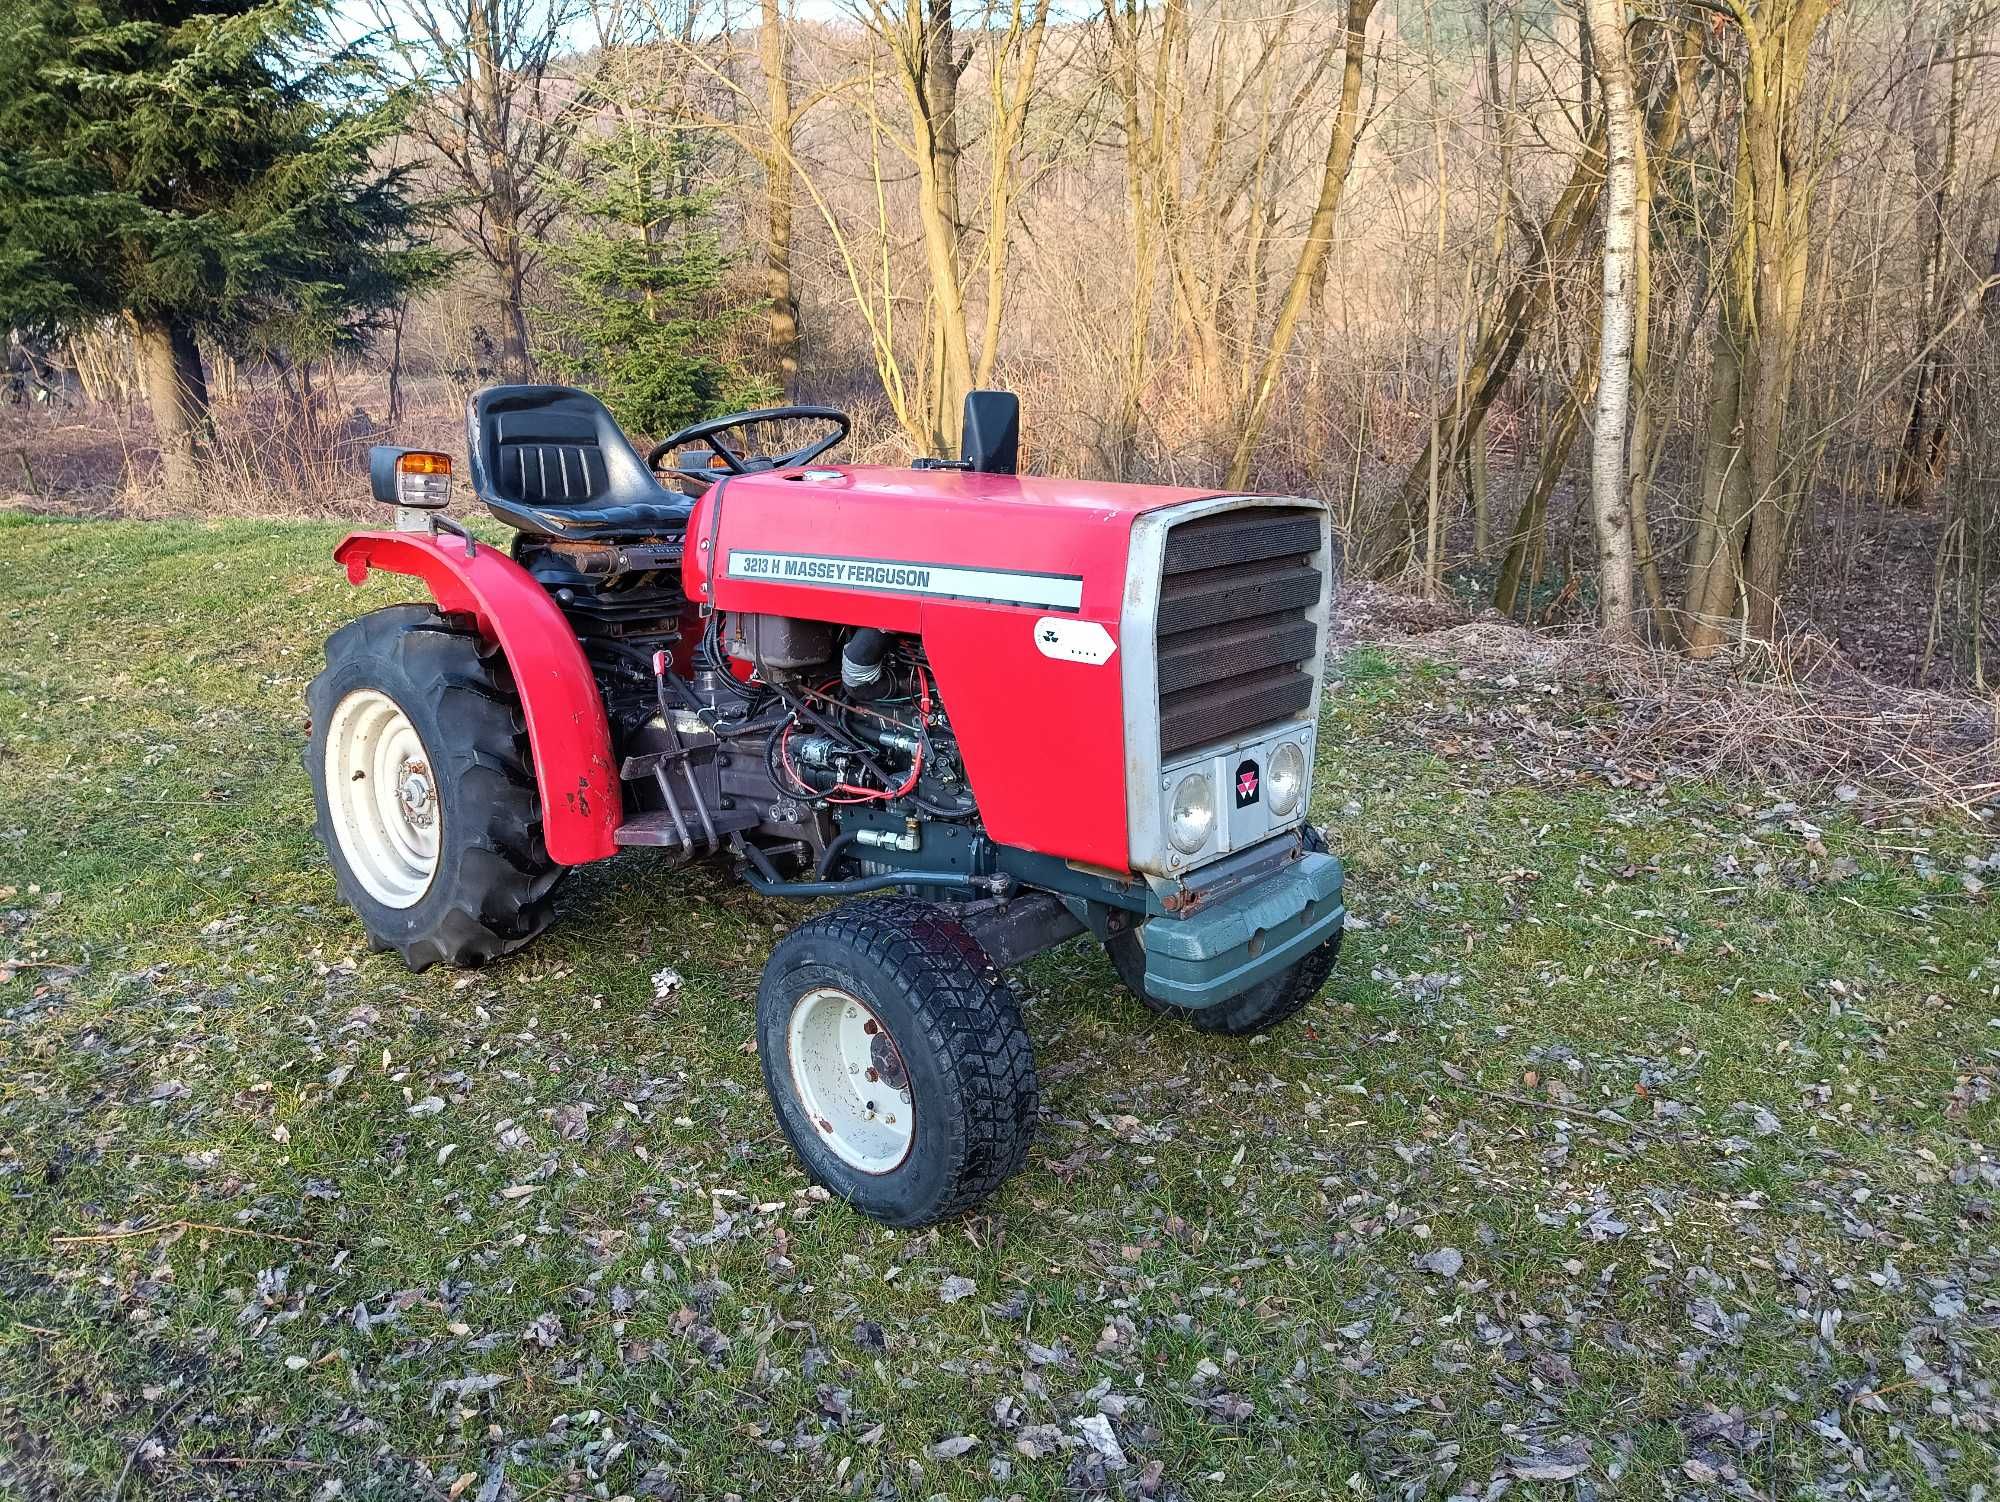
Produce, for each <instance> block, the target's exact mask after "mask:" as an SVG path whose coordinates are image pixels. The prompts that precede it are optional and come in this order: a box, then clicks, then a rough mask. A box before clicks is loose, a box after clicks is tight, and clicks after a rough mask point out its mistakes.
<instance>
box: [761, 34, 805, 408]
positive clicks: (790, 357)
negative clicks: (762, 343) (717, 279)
mask: <svg viewBox="0 0 2000 1502" xmlns="http://www.w3.org/2000/svg"><path fill="white" fill-rule="evenodd" d="M760 3H761V5H762V7H763V8H762V13H761V14H762V19H763V24H762V25H761V26H760V27H759V28H758V31H757V56H758V60H759V63H760V65H761V68H762V71H763V74H764V103H765V125H766V131H767V134H766V137H765V139H764V141H763V142H762V143H761V145H762V149H761V150H760V151H758V152H757V156H758V159H759V161H760V163H761V164H762V166H763V168H764V300H765V302H766V304H767V308H766V314H765V316H766V317H767V318H768V319H769V321H770V336H771V364H772V367H773V369H774V370H775V371H776V373H777V377H778V383H779V385H780V386H782V387H783V388H784V393H785V396H786V397H787V398H788V399H789V398H792V397H795V396H797V395H798V390H799V290H798V285H797V282H796V281H795V279H794V277H793V273H792V200H793V194H794V192H795V188H794V185H793V181H792V177H793V173H792V154H793V145H794V141H795V139H796V132H797V129H798V116H797V114H796V113H795V112H794V110H793V108H792V78H791V57H790V51H789V49H788V48H787V46H786V40H787V34H786V29H785V21H784V16H783V13H782V10H781V7H780V4H779V0H760Z"/></svg>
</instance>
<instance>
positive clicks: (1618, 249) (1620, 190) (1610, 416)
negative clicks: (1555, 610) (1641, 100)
mask: <svg viewBox="0 0 2000 1502" xmlns="http://www.w3.org/2000/svg"><path fill="white" fill-rule="evenodd" d="M1589 24H1590V38H1591V51H1592V53H1593V54H1594V55H1595V58H1596V62H1597V74H1598V82H1599V85H1600V90H1599V93H1600V97H1601V99H1602V108H1603V111H1604V135H1605V144H1606V151H1607V157H1606V162H1605V174H1604V302H1603V316H1602V318H1601V319H1600V321H1599V325H1598V369H1597V408H1596V428H1595V431H1594V432H1593V433H1592V435H1591V444H1590V514H1591V521H1592V524H1593V526H1594V528H1595V530H1596V533H1597V615H1598V622H1599V624H1600V625H1601V626H1602V627H1603V628H1604V631H1605V633H1606V634H1607V635H1609V636H1611V637H1614V638H1619V639H1624V638H1629V637H1631V636H1632V635H1634V633H1635V630H1636V626H1637V610H1636V603H1635V598H1634V597H1635V594H1636V590H1635V588H1634V571H1633V547H1632V491H1631V484H1630V477H1629V475H1628V474H1627V471H1626V466H1625V444H1626V437H1627V431H1628V423H1629V420H1630V413H1631V399H1632V342H1633V328H1634V323H1635V319H1634V314H1635V304H1636V292H1635V288H1634V279H1633V269H1634V268H1633V260H1634V252H1635V246H1636V237H1635V229H1636V227H1637V222H1638V205H1639V168H1638V140H1639V130H1638V120H1637V114H1638V111H1637V108H1636V106H1635V105H1634V103H1633V98H1632V68H1631V61H1630V54H1629V52H1628V51H1627V48H1626V43H1625V0H1589Z"/></svg>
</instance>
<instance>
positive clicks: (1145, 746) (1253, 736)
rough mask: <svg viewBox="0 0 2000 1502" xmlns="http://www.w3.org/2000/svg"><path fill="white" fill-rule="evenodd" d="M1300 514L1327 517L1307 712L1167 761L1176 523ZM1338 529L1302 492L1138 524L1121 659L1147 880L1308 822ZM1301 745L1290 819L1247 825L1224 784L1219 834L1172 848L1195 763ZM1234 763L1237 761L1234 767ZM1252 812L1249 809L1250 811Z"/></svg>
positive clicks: (1134, 857)
mask: <svg viewBox="0 0 2000 1502" xmlns="http://www.w3.org/2000/svg"><path fill="white" fill-rule="evenodd" d="M1295 507H1296V508H1303V509H1307V510H1311V511H1314V512H1317V513H1318V515H1319V521H1320V545H1319V552H1318V554H1317V555H1316V556H1315V558H1314V565H1315V567H1317V569H1318V570H1319V576H1320V592H1319V599H1318V601H1317V602H1316V603H1315V604H1314V605H1313V606H1311V607H1310V608H1309V610H1308V612H1307V614H1308V618H1309V619H1310V620H1311V621H1312V623H1313V627H1314V631H1315V636H1316V640H1315V643H1314V648H1313V653H1312V660H1311V665H1312V673H1311V676H1312V698H1311V700H1310V701H1309V704H1308V707H1307V709H1306V711H1305V713H1304V714H1303V715H1301V716H1299V717H1298V718H1297V719H1296V720H1289V721H1285V722H1282V723H1276V724H1266V725H1260V726H1257V727H1255V728H1254V729H1252V730H1250V731H1249V732H1248V733H1246V734H1243V735H1240V736H1235V737H1229V738H1225V739H1223V740H1221V741H1216V742H1212V743H1209V744H1205V745H1201V746H1191V747H1188V748H1186V749H1185V750H1182V751H1177V752H1176V753H1175V754H1174V755H1173V756H1172V757H1171V758H1170V759H1168V760H1167V761H1166V762H1165V763H1164V764H1163V762H1162V758H1161V754H1160V690H1159V662H1158V639H1157V636H1156V634H1155V628H1156V626H1157V623H1158V619H1159V609H1160V592H1161V583H1162V577H1163V571H1164V567H1165V560H1166V544H1167V535H1168V533H1169V532H1171V531H1172V530H1173V528H1174V527H1176V526H1177V525H1179V524H1181V523H1183V522H1190V521H1194V520H1197V519H1198V518H1201V517H1205V516H1213V515H1216V514H1218V513H1220V512H1225V511H1234V510H1247V509H1256V508H1295ZM1333 575H1334V556H1333V523H1332V517H1331V514H1330V513H1329V511H1328V509H1327V507H1326V504H1325V503H1324V502H1323V501H1316V500H1310V499H1307V498H1305V497H1302V496H1275V495H1219V496H1209V497H1205V498H1204V499H1202V500H1198V501H1187V502H1184V503H1183V504H1181V505H1178V506H1166V507H1162V508H1161V509H1160V510H1158V511H1148V512H1144V513H1142V514H1141V515H1139V516H1138V517H1136V518H1135V519H1134V520H1133V523H1132V536H1131V546H1130V549H1129V551H1128V553H1127V561H1126V574H1125V595H1124V600H1123V603H1122V606H1121V609H1120V612H1119V622H1118V643H1119V651H1118V661H1119V662H1120V663H1121V664H1122V667H1121V682H1122V690H1123V693H1124V699H1125V818H1126V827H1127V831H1128V841H1129V844H1130V854H1129V859H1130V862H1131V866H1132V869H1133V870H1134V871H1137V872H1139V873H1141V874H1142V875H1145V876H1149V877H1153V878H1157V879H1162V880H1167V881H1171V880H1175V879H1177V878H1179V877H1182V876H1185V875H1186V874H1187V873H1188V872H1190V871H1192V870H1194V869H1196V868H1197V867H1199V866H1202V865H1204V864H1206V863H1207V862H1209V861H1212V860H1215V859H1218V858H1220V857H1221V856H1223V855H1225V854H1227V853H1229V851H1231V850H1240V849H1243V848H1245V846H1246V845H1247V844H1249V843H1254V841H1255V840H1256V839H1262V838H1268V837H1269V836H1270V835H1272V834H1275V833H1278V832H1280V831H1282V830H1285V829H1289V828H1292V827H1294V826H1296V825H1298V824H1300V823H1302V822H1304V820H1305V818H1306V811H1307V808H1308V807H1309V805H1310V803H1311V794H1312V772H1313V765H1314V751H1315V743H1316V740H1317V735H1316V730H1317V724H1318V713H1319V701H1320V695H1321V693H1322V692H1323V691H1324V689H1325V686H1326V645H1327V621H1328V616H1329V613H1330V610H1331V605H1332V600H1333ZM1286 739H1291V740H1298V741H1300V742H1301V743H1302V745H1303V748H1304V750H1305V753H1306V768H1307V782H1306V792H1305V794H1304V795H1303V796H1302V797H1301V798H1300V800H1299V807H1298V808H1297V810H1295V811H1294V813H1293V814H1292V816H1291V817H1289V818H1285V819H1270V818H1269V816H1268V810H1267V809H1265V808H1264V807H1263V805H1262V803H1261V801H1260V804H1259V807H1258V810H1257V811H1258V812H1260V813H1262V814H1263V827H1262V829H1261V832H1259V831H1258V830H1257V829H1255V828H1253V827H1252V826H1253V825H1254V824H1255V823H1256V822H1257V821H1255V820H1249V821H1245V820H1240V819H1239V818H1238V817H1237V816H1236V815H1237V812H1238V811H1237V810H1236V809H1235V807H1234V802H1233V799H1231V798H1230V797H1229V796H1228V795H1229V792H1230V784H1229V783H1228V782H1227V781H1223V782H1220V783H1219V784H1218V785H1216V786H1215V787H1214V789H1213V791H1214V795H1215V798H1216V822H1217V829H1216V832H1215V834H1213V835H1212V836H1211V837H1210V839H1209V842H1208V844H1207V845H1206V846H1204V847H1203V849H1202V850H1201V851H1199V852H1197V853H1196V854H1195V855H1192V856H1186V855H1183V854H1181V852H1180V851H1178V850H1175V849H1174V848H1173V847H1172V846H1171V845H1169V844H1168V843H1167V835H1166V814H1167V804H1168V801H1169V800H1170V799H1171V797H1172V795H1173V789H1174V785H1175V784H1176V783H1177V782H1178V781H1179V780H1180V778H1181V777H1182V776H1184V775H1186V773H1187V772H1188V771H1189V770H1191V769H1193V768H1194V767H1197V766H1209V767H1211V768H1212V767H1215V766H1221V765H1224V764H1225V762H1226V759H1227V758H1229V757H1230V756H1241V755H1244V754H1257V755H1258V759H1259V762H1260V765H1261V764H1262V762H1263V761H1264V759H1265V755H1267V754H1268V750H1269V748H1270V747H1271V746H1272V745H1274V744H1275V743H1276V742H1278V741H1280V740H1286ZM1228 765H1229V766H1233V765H1234V763H1228ZM1245 812H1249V811H1245Z"/></svg>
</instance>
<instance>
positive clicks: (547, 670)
mask: <svg viewBox="0 0 2000 1502" xmlns="http://www.w3.org/2000/svg"><path fill="white" fill-rule="evenodd" d="M333 557H334V561H335V562H336V563H341V564H345V565H346V567H347V577H348V580H349V582H350V583H354V584H359V583H361V582H362V581H363V580H365V579H366V578H367V577H368V571H369V570H370V569H381V570H382V571H383V572H384V573H389V574H411V575H414V576H415V577H416V578H419V579H421V580H423V581H424V583H425V584H427V585H429V586H430V591H431V594H432V595H433V596H434V597H435V598H436V600H437V602H438V608H439V609H441V610H445V611H449V612H452V613H454V614H463V615H467V616H470V617H471V618H472V621H473V623H474V625H476V626H477V627H478V629H479V634H480V635H481V636H483V637H485V638H486V639H487V640H488V641H491V642H495V643H498V645H499V647H500V650H501V652H503V653H504V654H505V655H506V658H507V667H508V669H509V670H510V671H511V672H512V673H513V676H514V687H515V689H516V690H517V691H518V692H519V693H520V695H521V709H522V712H523V713H524V714H525V715H526V717H527V721H528V748H529V750H530V752H531V753H532V755H533V757H534V762H535V781H536V783H537V784H538V785H539V787H540V789H541V795H542V839H543V841H544V842H545V843H546V844H547V845H548V849H549V858H550V859H551V860H553V861H555V862H556V863H557V864H559V865H564V866H580V865H582V864H583V863H584V862H585V861H594V860H602V859H603V858H604V857H605V856H607V855H615V854H617V852H618V845H617V842H616V841H615V840H614V839H613V838H612V836H611V832H612V831H613V830H614V829H616V828H617V827H618V821H619V803H618V768H617V765H616V764H615V763H614V762H613V761H612V759H611V727H610V726H609V725H608V724H607V723H606V722H605V718H604V702H603V700H602V699H600V698H599V697H598V693H597V680H596V679H595V678H594V677H593V676H592V675H591V671H590V663H589V662H588V661H587V660H586V659H585V658H584V655H583V649H582V648H581V647H579V646H578V645H577V641H576V632H575V631H573V630H572V629H571V628H570V624H569V622H568V621H567V620H565V619H564V618H563V613H562V611H561V610H559V609H558V608H557V607H556V602H555V601H554V600H551V599H550V598H549V596H548V593H547V592H546V591H545V590H544V589H543V588H542V587H541V586H540V585H539V584H537V583H536V582H535V581H534V579H533V578H531V577H530V576H529V574H528V571H527V570H526V569H524V568H522V567H521V565H520V564H518V563H516V562H514V560H513V559H511V558H509V557H508V556H507V555H506V554H505V553H503V552H501V551H500V550H499V549H498V548H493V547H488V546H487V545H485V544H484V543H482V544H480V545H479V547H478V549H477V550H476V551H475V552H474V553H473V555H472V556H471V557H467V556H466V545H465V543H464V542H462V541H460V540H459V539H458V538H455V537H447V538H440V537H432V536H430V535H428V534H426V533H422V532H355V533H353V534H351V535H350V536H348V537H347V538H346V539H345V540H344V541H343V542H342V543H341V544H340V546H339V547H337V548H335V549H334V550H333Z"/></svg>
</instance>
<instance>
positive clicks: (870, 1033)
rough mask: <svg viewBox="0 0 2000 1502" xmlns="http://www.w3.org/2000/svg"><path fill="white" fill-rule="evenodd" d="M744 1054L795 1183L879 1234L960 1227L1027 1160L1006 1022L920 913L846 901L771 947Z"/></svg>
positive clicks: (1005, 1013) (1025, 1090)
mask: <svg viewBox="0 0 2000 1502" xmlns="http://www.w3.org/2000/svg"><path fill="white" fill-rule="evenodd" d="M757 1054H758V1058H759V1060H760V1061H761V1062H762V1065H763V1069H764V1085H765V1088H766V1089H767V1090H769V1091H770V1094H771V1101H772V1104H773V1105H774V1106H775V1107H776V1108H777V1113H778V1124H779V1126H780V1127H782V1128H783V1130H784V1133H785V1137H786V1139H787V1140H788V1141H790V1143H791V1144H792V1149H793V1151H794V1152H796V1153H797V1154H798V1155H799V1158H800V1160H801V1161H802V1162H803V1163H804V1164H805V1167H806V1171H807V1173H809V1174H810V1175H811V1176H812V1178H813V1179H814V1180H815V1181H816V1182H818V1183H820V1184H822V1185H824V1186H825V1187H826V1188H827V1189H829V1190H830V1191H832V1192H833V1193H834V1194H836V1195H838V1196H839V1197H840V1198H841V1199H843V1200H846V1201H847V1202H848V1203H849V1204H851V1205H852V1206H854V1208H855V1209H856V1210H859V1211H860V1212H861V1213H862V1214H864V1215H868V1216H871V1217H873V1218H874V1219H876V1220H879V1221H881V1222H883V1223H884V1224H886V1225H891V1226H924V1225H929V1224H931V1223H932V1222H933V1221H939V1220H944V1219H947V1218H949V1217H951V1216H954V1215H959V1214H962V1213H964V1212H965V1211H967V1210H970V1209H972V1208H973V1207H974V1206H976V1205H978V1204H979V1203H980V1202H981V1201H983V1200H984V1199H986V1198H987V1197H988V1196H989V1195H991V1194H992V1193H993V1192H994V1191H995V1190H996V1189H998V1188H999V1187H1000V1185H1001V1183H1002V1182H1003V1181H1004V1180H1005V1179H1006V1178H1007V1177H1008V1176H1009V1175H1010V1174H1012V1173H1013V1172H1014V1171H1015V1170H1016V1169H1018V1168H1020V1167H1021V1165H1022V1164H1023V1163H1025V1162H1026V1161H1027V1157H1028V1146H1029V1143H1030V1141H1031V1140H1032V1138H1033V1135H1034V1126H1035V1110H1036V1105H1037V1101H1038V1093H1037V1089H1036V1083H1035V1061H1034V1053H1033V1050H1032V1048H1031V1046H1030V1045H1029V1042H1028V1035H1027V1031H1026V1029H1025V1028H1023V1026H1022V1024H1021V1009H1020V1007H1019V1005H1018V1004H1017V1003H1016V1002H1015V1000H1014V994H1013V992H1012V991H1010V990H1009V989H1008V988H1007V983H1006V982H1005V981H1004V980H1002V979H1001V977H1000V974H999V972H998V971H997V970H995V969H994V968H993V966H992V964H991V962H990V961H989V960H988V959H987V957H986V954H985V951H983V950H982V949H981V948H980V947H979V944H978V943H977V941H975V940H974V939H973V937H972V935H971V934H969V933H967V932H966V931H965V929H964V928H963V927H962V926H961V925H960V924H959V923H957V922H956V921H955V920H954V919H952V918H951V917H950V916H949V914H948V913H947V912H946V911H945V910H944V909H942V908H940V907H938V906H936V905H934V904H932V903H928V902H919V901H914V900H911V899H909V898H900V897H898V898H866V899H861V900H857V901H853V902H848V903H845V904H843V905H842V906H840V907H838V908H835V909H833V910H832V911H831V912H827V913H822V914H820V915H819V916H817V917H813V918H808V919H807V920H806V921H805V922H804V923H801V924H800V925H799V926H798V927H797V928H795V929H793V930H792V931H791V932H790V933H789V934H787V935H786V936H785V937H784V938H783V939H781V940H779V942H778V946H777V948H776V949H774V950H773V951H772V952H771V958H770V961H769V963H767V964H766V965H765V967H764V978H763V981H762V983H761V984H760V985H759V986H758V988H757Z"/></svg>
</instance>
